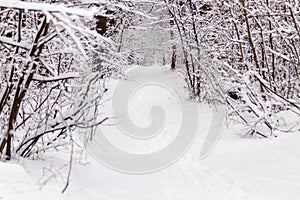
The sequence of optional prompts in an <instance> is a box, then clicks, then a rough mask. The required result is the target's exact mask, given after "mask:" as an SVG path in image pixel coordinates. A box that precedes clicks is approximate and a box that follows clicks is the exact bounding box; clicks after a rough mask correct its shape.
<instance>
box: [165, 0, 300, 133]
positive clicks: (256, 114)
mask: <svg viewBox="0 0 300 200" xmlns="http://www.w3.org/2000/svg"><path fill="white" fill-rule="evenodd" d="M164 2H165V4H166V7H167V8H168V12H169V13H170V15H171V17H172V18H171V19H172V20H174V24H175V26H176V27H177V34H178V36H179V37H178V40H180V48H181V52H178V55H177V56H179V60H183V61H184V65H183V66H180V67H181V68H184V69H185V77H186V82H187V85H188V87H189V90H190V91H191V97H192V98H196V99H199V100H209V101H215V100H218V101H222V102H223V103H226V104H227V105H228V106H229V108H230V110H231V111H232V112H231V113H230V116H238V120H239V121H241V122H242V123H243V124H244V125H245V126H246V127H248V131H247V133H251V134H258V135H260V136H262V137H268V136H270V135H274V134H276V132H277V131H279V130H280V131H289V130H290V129H289V128H288V129H286V130H281V129H280V128H279V121H281V118H282V114H281V113H282V112H286V111H288V112H291V113H294V114H295V115H296V116H298V117H299V115H300V112H299V109H300V106H299V99H300V96H299V88H300V81H299V80H300V78H299V70H300V68H299V64H300V63H299V55H300V54H299V53H300V52H299V48H298V47H299V45H300V44H299V41H300V40H299V39H300V34H299V30H300V27H299V24H300V23H299V20H300V18H299V12H300V11H299V5H298V4H299V3H298V1H288V2H287V1H278V0H277V1H273V0H259V1H245V0H235V1H218V0H217V1H209V0H207V1H206V0H203V1H194V0H187V1H180V0H165V1H164ZM292 127H293V126H291V127H290V128H291V129H292Z"/></svg>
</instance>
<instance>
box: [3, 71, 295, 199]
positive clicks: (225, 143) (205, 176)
mask: <svg viewBox="0 0 300 200" xmlns="http://www.w3.org/2000/svg"><path fill="white" fill-rule="evenodd" d="M139 70H140V73H142V74H144V76H145V77H146V78H147V79H149V81H151V77H155V79H156V80H157V79H161V80H167V81H168V80H173V82H174V88H178V93H181V94H179V96H182V97H184V95H185V94H184V92H183V91H184V88H183V85H184V84H183V83H182V80H181V79H180V75H179V74H176V73H173V72H169V71H168V69H167V68H164V67H147V68H141V69H139ZM145 77H131V79H129V80H128V81H136V79H139V78H145ZM113 84H115V82H114V83H113ZM107 99H109V97H107ZM106 103H107V104H109V101H108V102H106ZM108 107H109V106H108V105H107V106H105V104H104V108H103V110H104V111H105V112H108V110H109V108H108ZM199 116H200V117H199V127H198V132H199V134H198V135H197V137H196V139H195V141H194V143H193V144H192V146H191V148H190V149H189V150H188V151H187V152H186V153H185V154H184V156H183V157H181V158H180V159H179V160H178V161H177V162H175V163H174V164H173V165H171V166H169V167H167V168H164V169H162V170H160V171H157V172H155V173H148V174H141V175H132V174H127V173H120V172H117V171H115V170H112V169H110V168H108V167H106V166H103V165H102V164H100V163H99V162H97V161H96V160H95V159H94V157H93V156H90V155H89V154H87V153H86V152H83V153H82V154H80V153H79V152H78V153H75V154H74V163H73V168H72V174H71V182H70V185H69V187H68V189H67V191H66V192H65V193H64V194H61V190H62V189H63V187H64V184H65V180H66V172H67V171H68V165H67V164H68V160H69V153H68V150H62V151H60V152H52V153H46V154H45V157H44V160H24V159H21V158H20V159H18V160H15V161H14V162H16V163H18V164H12V163H0V174H1V176H0V199H1V200H15V199H20V200H23V199H24V200H27V199H31V200H32V199H64V200H70V199H72V200H83V199H84V200H98V199H103V200H106V199H107V200H120V199H122V200H127V199H128V200H148V199H149V200H160V199H161V200H177V199H178V200H196V199H197V200H198V199H201V200H227V199H228V200H234V199H236V200H241V199H245V200H248V199H262V200H268V199H270V200H271V199H272V200H276V199H278V200H282V199H284V200H298V199H299V198H300V190H299V188H300V145H299V141H300V134H299V133H290V134H286V135H280V136H279V137H277V138H273V139H251V138H241V137H240V136H238V135H237V134H236V133H238V132H239V131H240V130H241V129H240V128H239V127H238V126H231V127H230V129H229V128H226V127H224V129H223V133H222V137H221V139H220V141H219V142H218V144H217V145H216V147H215V148H214V150H213V151H212V153H211V154H210V155H208V156H207V157H206V158H205V159H203V160H200V159H199V154H200V151H201V147H202V145H203V142H204V139H205V136H206V135H205V133H207V132H208V129H209V127H210V124H211V118H212V108H210V107H209V106H207V105H201V106H200V111H199ZM190 117H191V118H192V117H194V116H193V115H191V116H190ZM106 128H108V129H113V128H114V127H113V126H108V127H106ZM114 139H116V138H114ZM122 141H124V140H122ZM124 148H125V147H124Z"/></svg>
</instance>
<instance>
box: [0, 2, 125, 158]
mask: <svg viewBox="0 0 300 200" xmlns="http://www.w3.org/2000/svg"><path fill="white" fill-rule="evenodd" d="M112 9H114V10H118V12H119V13H122V11H123V12H129V9H128V8H127V7H126V6H124V4H120V3H116V2H110V1H84V0H82V1H80V0H78V1H50V0H49V1H34V2H33V1H18V0H11V1H4V0H0V52H1V54H0V155H1V157H2V158H6V159H10V158H11V157H12V156H14V155H15V154H18V155H21V156H30V155H33V154H35V153H39V151H40V150H44V149H48V148H56V146H59V145H62V144H63V143H68V142H70V140H72V134H73V133H74V132H78V133H80V132H84V133H87V132H89V131H92V132H93V131H94V130H95V126H97V125H99V124H101V123H102V122H103V120H104V119H105V118H103V117H102V116H99V112H98V108H99V106H98V105H99V103H100V98H101V96H102V95H103V93H104V92H105V91H106V90H107V88H106V86H105V81H104V79H103V78H105V77H106V76H107V73H108V72H107V71H104V70H95V69H97V67H99V66H98V65H99V62H101V68H105V69H108V68H109V69H118V67H120V66H121V65H122V62H123V61H122V58H121V57H120V56H119V54H118V53H116V52H117V47H118V45H117V41H116V37H115V38H112V37H111V34H110V35H108V34H103V35H101V34H99V32H101V29H99V22H98V21H97V17H99V16H103V17H105V18H106V19H110V17H111V16H110V15H109V13H108V10H112ZM115 17H116V15H115ZM97 23H98V24H97ZM117 25H118V23H112V24H109V26H108V27H109V28H111V29H113V26H117ZM102 27H103V26H102ZM97 28H98V29H97ZM100 28H101V26H100ZM110 37H111V38H110ZM95 58H96V59H97V60H98V62H95ZM64 139H65V140H64Z"/></svg>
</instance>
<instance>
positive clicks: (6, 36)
mask: <svg viewBox="0 0 300 200" xmlns="http://www.w3.org/2000/svg"><path fill="white" fill-rule="evenodd" d="M299 47H300V7H299V1H297V0H255V1H252V0H222V1H221V0H184V1H182V0H141V1H135V0H69V1H68V0H23V1H21V0H9V1H8V0H0V52H1V54H0V160H2V161H3V162H9V161H10V160H12V161H13V162H14V160H16V159H19V158H25V159H40V158H42V157H43V154H45V153H46V152H52V151H60V149H63V148H68V149H71V151H73V150H74V148H78V146H80V147H79V148H80V149H85V145H87V143H89V141H92V140H93V137H94V135H95V134H97V130H98V128H99V127H101V126H102V125H103V124H105V123H107V122H108V121H109V120H110V119H111V116H109V115H107V114H105V112H103V111H102V105H103V103H104V101H105V100H104V99H105V98H104V96H105V95H106V93H108V92H109V91H111V90H112V86H111V84H110V82H111V81H114V80H123V79H124V77H126V73H127V72H126V71H127V69H128V68H130V66H135V67H136V66H138V67H140V68H149V67H151V66H163V67H166V68H167V69H168V70H169V71H170V73H175V74H179V76H180V77H182V78H183V80H184V83H183V85H181V87H184V88H185V90H186V92H187V93H188V98H187V100H188V101H191V102H195V103H196V104H199V105H209V106H211V107H214V106H218V105H222V106H225V107H226V116H225V123H226V126H228V127H229V129H230V127H234V126H235V125H236V124H238V125H239V126H241V127H242V129H241V131H239V133H238V134H237V135H238V136H239V137H240V138H252V139H253V138H256V139H262V140H263V139H265V140H268V139H273V138H277V137H279V136H280V135H286V134H293V133H299V132H300V124H299V123H300V122H299V121H300V120H299V119H300V77H299V76H300V67H299V66H300V48H299ZM291 119H292V120H291ZM232 129H233V128H232ZM78 138H84V139H83V141H84V142H83V143H84V144H83V145H77V141H78ZM75 146H76V147H75ZM71 154H72V156H73V153H71ZM72 156H71V159H72ZM68 162H69V161H68ZM71 162H72V161H71ZM70 169H71V168H70ZM68 179H69V177H68ZM0 199H1V198H0Z"/></svg>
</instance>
